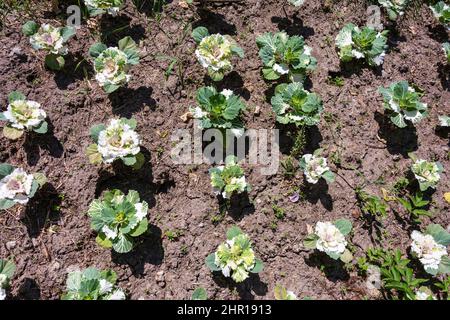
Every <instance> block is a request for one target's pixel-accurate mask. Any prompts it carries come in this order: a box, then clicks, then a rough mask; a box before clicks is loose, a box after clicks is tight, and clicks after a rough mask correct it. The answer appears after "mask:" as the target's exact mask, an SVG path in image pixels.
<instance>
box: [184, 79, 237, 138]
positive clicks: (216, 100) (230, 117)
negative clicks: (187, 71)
mask: <svg viewBox="0 0 450 320" xmlns="http://www.w3.org/2000/svg"><path fill="white" fill-rule="evenodd" d="M196 100H197V104H198V105H197V106H196V107H191V108H189V110H190V112H191V114H192V116H193V118H194V119H198V120H199V129H209V128H219V129H234V130H232V131H233V133H234V134H235V135H236V136H239V135H240V134H242V132H243V128H242V124H241V121H240V119H239V118H240V115H241V111H243V110H244V109H245V104H244V103H243V102H242V101H241V99H240V98H239V97H238V96H237V95H235V94H234V93H233V91H231V90H228V89H225V90H222V91H221V92H218V91H217V90H216V88H214V87H203V88H200V89H198V91H197V98H196Z"/></svg>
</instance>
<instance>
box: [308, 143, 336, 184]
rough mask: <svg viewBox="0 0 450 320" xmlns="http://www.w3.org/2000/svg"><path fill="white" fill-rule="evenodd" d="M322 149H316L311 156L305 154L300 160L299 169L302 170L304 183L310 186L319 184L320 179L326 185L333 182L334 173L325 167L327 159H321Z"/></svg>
mask: <svg viewBox="0 0 450 320" xmlns="http://www.w3.org/2000/svg"><path fill="white" fill-rule="evenodd" d="M321 153H322V149H317V150H316V151H314V153H313V154H305V155H303V157H302V158H301V159H300V168H301V169H302V170H303V172H304V174H305V177H306V181H308V182H309V183H312V184H316V183H317V182H319V180H320V178H323V179H325V181H327V182H328V183H332V182H333V181H334V178H335V177H334V173H333V172H332V171H331V170H330V168H329V167H328V165H327V159H326V158H324V157H321V156H320V155H321Z"/></svg>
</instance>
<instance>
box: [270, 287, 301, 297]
mask: <svg viewBox="0 0 450 320" xmlns="http://www.w3.org/2000/svg"><path fill="white" fill-rule="evenodd" d="M273 293H274V296H275V300H298V298H297V296H296V295H295V293H293V292H292V291H288V290H286V288H285V287H283V286H282V285H280V284H277V285H276V286H275V288H274V289H273Z"/></svg>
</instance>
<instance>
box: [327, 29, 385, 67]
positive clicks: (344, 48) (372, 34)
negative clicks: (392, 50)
mask: <svg viewBox="0 0 450 320" xmlns="http://www.w3.org/2000/svg"><path fill="white" fill-rule="evenodd" d="M388 32H389V31H382V32H377V31H375V29H373V28H372V27H363V28H362V29H360V28H359V27H357V26H355V25H354V24H352V23H349V24H347V25H346V26H345V27H344V28H343V29H342V30H341V31H340V32H339V34H338V36H337V37H336V46H337V47H338V49H339V57H340V59H341V61H342V62H349V61H352V60H353V59H365V60H366V62H367V63H368V64H369V65H370V66H380V65H382V64H383V62H384V57H385V55H386V49H387V48H388V46H387V37H386V36H387V34H388Z"/></svg>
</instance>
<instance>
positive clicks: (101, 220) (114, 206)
mask: <svg viewBox="0 0 450 320" xmlns="http://www.w3.org/2000/svg"><path fill="white" fill-rule="evenodd" d="M147 213H148V204H147V202H145V201H140V199H139V193H138V192H137V191H134V190H130V191H129V192H128V194H127V195H126V196H125V195H124V194H123V193H122V192H121V191H120V190H112V191H108V192H106V193H105V195H104V196H103V198H102V199H95V200H94V201H92V203H91V204H90V206H89V210H88V213H87V214H88V216H89V217H90V218H91V228H92V229H93V230H95V231H96V232H97V233H98V235H97V238H96V241H97V243H98V244H99V245H100V246H102V247H104V248H112V249H113V250H114V251H116V252H118V253H126V252H130V251H131V250H132V249H133V247H134V245H135V243H134V239H133V238H136V237H139V236H140V235H142V234H143V233H145V232H146V231H147V229H148V220H147Z"/></svg>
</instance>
